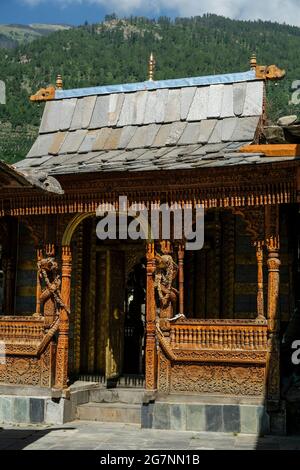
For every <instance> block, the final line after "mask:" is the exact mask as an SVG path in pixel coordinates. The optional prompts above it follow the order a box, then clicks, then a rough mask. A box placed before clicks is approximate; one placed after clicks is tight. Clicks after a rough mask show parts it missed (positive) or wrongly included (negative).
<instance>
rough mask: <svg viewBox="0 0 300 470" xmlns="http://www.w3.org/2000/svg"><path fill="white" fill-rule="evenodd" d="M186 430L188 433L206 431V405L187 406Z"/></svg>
mask: <svg viewBox="0 0 300 470" xmlns="http://www.w3.org/2000/svg"><path fill="white" fill-rule="evenodd" d="M186 429H187V431H205V429H206V420H205V405H201V404H190V405H186Z"/></svg>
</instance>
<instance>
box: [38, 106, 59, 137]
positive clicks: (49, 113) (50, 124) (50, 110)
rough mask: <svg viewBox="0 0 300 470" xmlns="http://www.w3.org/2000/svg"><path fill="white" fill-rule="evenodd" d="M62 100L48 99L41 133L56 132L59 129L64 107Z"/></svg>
mask: <svg viewBox="0 0 300 470" xmlns="http://www.w3.org/2000/svg"><path fill="white" fill-rule="evenodd" d="M62 102H63V101H62V100H58V101H47V102H46V106H45V109H44V113H43V117H42V121H41V125H40V133H41V134H45V133H48V132H56V131H58V130H59V116H60V111H61V108H62Z"/></svg>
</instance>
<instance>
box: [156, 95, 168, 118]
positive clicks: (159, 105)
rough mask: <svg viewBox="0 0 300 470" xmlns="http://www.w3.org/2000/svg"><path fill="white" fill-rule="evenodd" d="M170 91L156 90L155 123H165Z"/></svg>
mask: <svg viewBox="0 0 300 470" xmlns="http://www.w3.org/2000/svg"><path fill="white" fill-rule="evenodd" d="M168 97H169V90H168V89H161V90H156V105H155V122H156V123H157V124H161V123H163V122H164V121H165V113H166V106H167V103H168Z"/></svg>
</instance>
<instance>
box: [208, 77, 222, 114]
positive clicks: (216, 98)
mask: <svg viewBox="0 0 300 470" xmlns="http://www.w3.org/2000/svg"><path fill="white" fill-rule="evenodd" d="M223 89H224V85H210V87H209V94H208V107H207V117H208V118H219V117H220V114H221V107H222V99H223Z"/></svg>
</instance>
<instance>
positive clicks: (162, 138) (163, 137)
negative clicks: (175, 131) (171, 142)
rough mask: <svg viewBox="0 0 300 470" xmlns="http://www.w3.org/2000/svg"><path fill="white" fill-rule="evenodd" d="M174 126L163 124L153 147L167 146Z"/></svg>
mask: <svg viewBox="0 0 300 470" xmlns="http://www.w3.org/2000/svg"><path fill="white" fill-rule="evenodd" d="M171 129H172V124H163V125H162V126H160V128H159V130H158V132H157V134H156V137H155V139H154V141H153V143H152V147H163V146H165V145H166V142H167V140H168V137H169V135H170V133H171Z"/></svg>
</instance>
